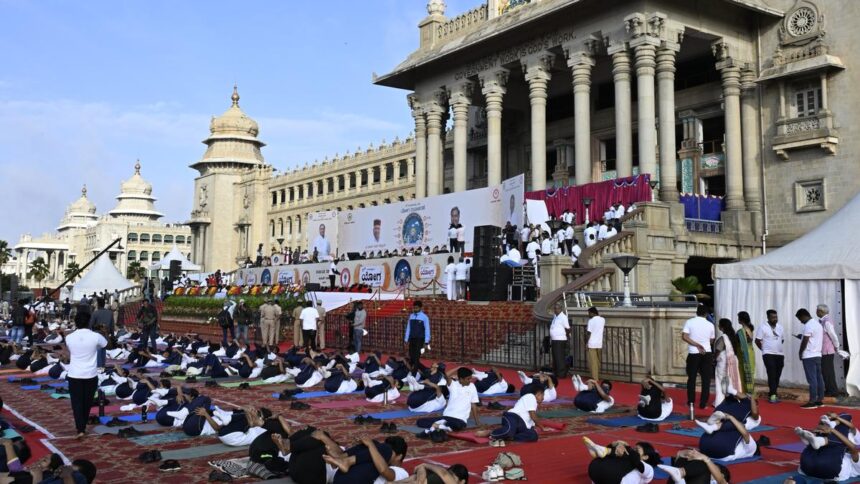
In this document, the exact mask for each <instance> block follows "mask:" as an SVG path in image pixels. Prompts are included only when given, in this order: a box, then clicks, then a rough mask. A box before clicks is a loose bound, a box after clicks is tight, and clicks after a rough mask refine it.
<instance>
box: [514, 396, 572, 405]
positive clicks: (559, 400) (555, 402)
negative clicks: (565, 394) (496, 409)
mask: <svg viewBox="0 0 860 484" xmlns="http://www.w3.org/2000/svg"><path fill="white" fill-rule="evenodd" d="M517 402H518V400H498V403H501V404H502V405H504V406H506V407H513V406H514V405H516V404H517ZM562 404H564V405H573V400H571V399H569V398H556V399H555V400H553V401H551V402H541V404H540V405H541V406H542V407H545V406H547V405H562Z"/></svg>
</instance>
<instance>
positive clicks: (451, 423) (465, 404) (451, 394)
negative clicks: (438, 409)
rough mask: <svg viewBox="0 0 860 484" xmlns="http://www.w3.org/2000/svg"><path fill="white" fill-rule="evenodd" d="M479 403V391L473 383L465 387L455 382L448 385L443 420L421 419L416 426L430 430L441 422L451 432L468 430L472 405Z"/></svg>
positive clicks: (435, 418) (433, 418) (434, 418)
mask: <svg viewBox="0 0 860 484" xmlns="http://www.w3.org/2000/svg"><path fill="white" fill-rule="evenodd" d="M478 402H480V400H479V398H478V389H477V388H475V385H474V384H473V383H469V384H468V385H466V386H463V385H461V384H460V382H459V381H457V380H454V381H452V382H451V384H450V385H448V405H446V406H445V411H444V412H442V418H441V419H440V418H439V417H425V418H419V419H418V420H417V421H416V423H415V424H416V425H417V426H419V427H421V428H424V429H429V428H431V427H433V424H435V423H437V422H439V423H440V424H442V425H444V426H446V427H448V428H449V429H451V430H463V429H464V428H466V425H467V421H468V420H469V414H471V412H472V404H476V403H478Z"/></svg>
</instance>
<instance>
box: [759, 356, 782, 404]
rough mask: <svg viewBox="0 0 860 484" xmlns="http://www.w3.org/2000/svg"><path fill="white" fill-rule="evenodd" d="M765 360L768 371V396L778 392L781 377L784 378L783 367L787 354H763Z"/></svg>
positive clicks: (765, 367)
mask: <svg viewBox="0 0 860 484" xmlns="http://www.w3.org/2000/svg"><path fill="white" fill-rule="evenodd" d="M762 360H763V361H764V369H765V371H766V372H767V393H768V396H773V395H776V394H777V390H779V379H780V378H782V367H783V366H785V356H783V355H762Z"/></svg>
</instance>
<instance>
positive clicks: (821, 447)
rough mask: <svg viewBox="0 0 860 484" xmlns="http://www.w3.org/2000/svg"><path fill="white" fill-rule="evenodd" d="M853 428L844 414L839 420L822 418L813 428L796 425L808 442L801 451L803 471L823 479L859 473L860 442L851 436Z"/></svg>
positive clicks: (842, 477)
mask: <svg viewBox="0 0 860 484" xmlns="http://www.w3.org/2000/svg"><path fill="white" fill-rule="evenodd" d="M834 423H835V424H836V425H835V426H834ZM845 424H848V425H845ZM853 429H854V426H853V424H851V422H850V420H848V419H846V418H845V416H842V417H838V418H837V419H836V420H831V419H830V418H829V417H825V418H822V420H821V422H819V424H818V426H817V427H815V429H813V430H812V431H809V430H804V429H802V428H800V427H797V428H795V429H794V432H795V433H796V434H797V436H798V437H799V438H800V440H801V441H802V442H803V443H805V444H806V448H804V449H803V451H802V452H801V454H800V473H801V474H803V475H805V476H809V477H813V478H816V479H822V480H824V481H846V480H848V479H851V478H854V477H860V453H858V450H857V444H856V443H855V442H854V440H852V439H851V438H849V434H851V431H852V430H853ZM854 433H855V434H856V430H855V431H854Z"/></svg>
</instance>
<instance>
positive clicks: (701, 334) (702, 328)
mask: <svg viewBox="0 0 860 484" xmlns="http://www.w3.org/2000/svg"><path fill="white" fill-rule="evenodd" d="M681 332H683V333H684V334H687V335H689V336H690V339H692V340H693V341H695V342H696V343H699V344H700V345H702V346H703V347H704V348H705V353H710V352H711V340H712V339H714V337H715V336H716V332H715V331H714V325H713V324H711V322H710V321H708V320H707V319H705V318H703V317H701V316H696V317H693V318H690V319H688V320H687V322H686V323H684V329H682V330H681ZM688 352H689V353H690V354H691V355H695V354H698V353H699V348H696V347H695V346H693V345H690V346H689V349H688Z"/></svg>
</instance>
